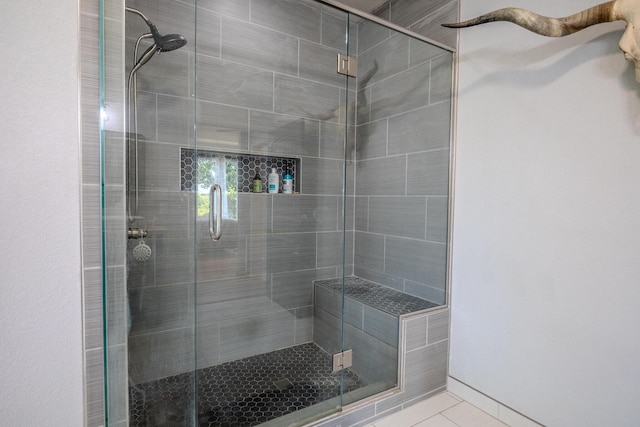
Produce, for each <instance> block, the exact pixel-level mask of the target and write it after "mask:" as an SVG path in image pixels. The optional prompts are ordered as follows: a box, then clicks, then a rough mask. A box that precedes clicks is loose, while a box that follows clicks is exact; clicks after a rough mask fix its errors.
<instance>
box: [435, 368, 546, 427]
mask: <svg viewBox="0 0 640 427" xmlns="http://www.w3.org/2000/svg"><path fill="white" fill-rule="evenodd" d="M447 391H448V392H450V393H452V394H455V395H456V396H458V397H459V398H461V399H463V400H466V401H467V402H469V403H470V404H472V405H473V406H475V407H477V408H480V409H482V410H483V411H484V412H486V413H487V414H489V415H491V416H492V417H494V418H497V419H498V420H500V421H502V422H503V423H505V424H507V425H508V426H509V427H544V426H543V425H542V424H539V423H537V422H535V421H533V420H532V419H530V418H528V417H526V416H524V415H522V414H520V413H519V412H516V411H514V410H513V409H511V408H509V407H508V406H505V405H503V404H502V403H500V402H498V401H496V400H494V399H492V398H491V397H489V396H487V395H485V394H483V393H480V392H479V391H477V390H475V389H473V388H471V387H469V386H468V385H466V384H464V383H462V382H460V381H458V380H456V379H455V378H453V377H447Z"/></svg>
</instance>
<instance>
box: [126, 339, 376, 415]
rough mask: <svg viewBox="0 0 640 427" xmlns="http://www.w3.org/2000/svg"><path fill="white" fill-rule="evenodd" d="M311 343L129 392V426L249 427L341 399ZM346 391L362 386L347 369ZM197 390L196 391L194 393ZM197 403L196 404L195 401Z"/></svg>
mask: <svg viewBox="0 0 640 427" xmlns="http://www.w3.org/2000/svg"><path fill="white" fill-rule="evenodd" d="M331 361H332V360H331V356H330V355H328V354H327V353H325V352H324V351H323V350H322V349H320V348H319V347H318V346H316V345H315V344H313V343H308V344H302V345H299V346H295V347H290V348H286V349H283V350H278V351H274V352H271V353H266V354H261V355H257V356H253V357H249V358H246V359H241V360H236V361H233V362H228V363H223V364H221V365H218V366H214V367H210V368H204V369H199V370H197V371H195V372H193V373H188V374H182V375H176V376H173V377H169V378H164V379H161V380H157V381H151V382H148V383H144V384H138V385H136V386H135V387H130V389H129V407H130V426H131V427H152V426H153V427H155V426H171V427H178V426H180V427H183V426H184V427H187V426H189V427H191V426H192V425H193V424H191V423H190V418H191V416H190V415H189V414H193V413H194V412H196V413H197V414H198V421H197V426H198V427H249V426H256V425H259V424H262V423H264V422H266V421H269V420H271V419H274V418H278V417H280V416H283V415H286V414H288V413H291V412H295V411H298V410H300V409H303V408H306V407H309V406H311V405H314V404H316V403H320V402H322V401H324V400H327V399H331V398H333V397H336V396H338V395H339V394H340V373H337V374H333V373H332V372H331V370H332V365H331ZM344 384H345V391H346V392H349V391H353V390H356V389H358V388H360V387H364V386H365V385H366V384H364V383H363V381H362V380H361V379H360V378H358V376H356V375H355V374H354V373H353V372H351V371H350V370H348V369H347V370H345V376H344ZM196 387H197V391H196ZM196 398H197V402H196Z"/></svg>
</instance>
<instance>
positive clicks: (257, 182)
mask: <svg viewBox="0 0 640 427" xmlns="http://www.w3.org/2000/svg"><path fill="white" fill-rule="evenodd" d="M252 190H253V192H254V193H262V179H261V178H260V174H259V173H258V171H256V176H254V177H253V189H252Z"/></svg>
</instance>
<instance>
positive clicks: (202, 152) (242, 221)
mask: <svg viewBox="0 0 640 427" xmlns="http://www.w3.org/2000/svg"><path fill="white" fill-rule="evenodd" d="M346 24H347V16H346V13H345V12H342V11H338V10H336V9H334V8H332V7H328V6H325V5H322V4H320V3H318V2H315V1H312V0H305V1H273V0H256V1H252V2H251V3H250V4H249V2H221V1H218V2H207V3H205V4H203V5H202V7H198V25H197V47H196V74H197V76H198V78H197V83H196V88H195V89H196V90H195V98H196V106H197V107H196V108H197V113H196V116H197V120H196V129H197V142H198V147H197V154H195V155H194V156H193V158H194V159H195V161H197V162H198V165H197V166H196V167H192V169H193V170H197V172H198V175H197V178H198V184H199V185H198V186H197V187H198V188H199V189H200V190H198V191H202V192H203V194H206V193H207V192H208V191H209V188H210V185H211V184H212V183H214V182H215V183H217V184H219V185H220V186H221V191H222V208H223V209H222V212H221V215H222V217H221V224H222V236H221V238H220V240H218V241H212V239H211V237H210V235H209V231H208V229H209V223H210V220H209V215H210V214H211V211H210V210H209V209H208V208H207V207H205V208H204V209H203V210H202V211H201V212H200V213H201V215H200V216H198V218H197V219H196V229H197V232H196V236H197V237H196V239H197V241H198V247H197V254H196V264H197V265H196V270H197V279H198V280H197V289H196V301H197V313H198V326H197V329H198V343H197V351H198V368H199V369H200V370H201V371H199V372H202V373H203V376H202V378H203V380H202V381H203V382H213V385H212V386H209V387H206V386H205V385H204V384H200V386H199V393H202V394H203V395H200V396H199V402H200V407H199V408H198V413H199V414H201V415H202V416H206V417H207V419H208V420H210V422H218V423H222V425H225V423H229V424H230V425H233V423H238V424H239V425H256V424H259V423H262V422H267V424H268V425H269V424H272V423H273V424H274V425H289V424H290V423H296V422H303V420H309V419H313V418H317V417H318V416H321V415H326V414H328V413H330V412H333V411H336V410H337V409H338V408H340V392H341V375H340V373H338V372H337V373H334V372H333V371H332V364H331V361H332V359H331V354H332V353H336V352H339V351H340V350H341V347H340V344H341V342H340V331H341V324H340V319H341V318H342V316H341V306H340V302H339V301H340V300H339V299H338V300H337V301H336V302H337V304H333V305H332V306H331V307H330V310H328V311H323V312H322V313H323V315H324V316H325V317H326V318H327V319H324V318H323V320H326V322H327V326H324V325H323V324H321V323H319V322H318V321H317V320H316V319H317V316H318V312H319V311H318V309H317V307H316V308H315V310H314V281H316V280H321V279H334V280H335V279H336V278H339V277H340V276H341V275H342V271H343V267H342V264H343V260H342V254H343V246H344V243H343V240H344V237H343V233H342V228H343V219H342V209H343V194H344V179H343V175H344V161H343V156H344V136H343V130H344V128H345V125H344V123H345V118H344V117H343V115H342V113H343V112H344V111H345V108H344V105H345V79H346V77H345V76H342V75H339V74H337V73H336V64H337V55H338V53H343V54H345V53H346V52H347V47H346V33H345V28H346ZM190 161H191V160H188V161H187V162H190ZM273 169H275V178H276V181H277V184H276V185H275V186H276V187H277V188H278V190H277V193H270V191H269V186H270V181H269V175H270V173H271V172H272V170H273ZM287 172H289V175H291V177H292V178H291V179H292V189H291V194H286V193H284V184H285V182H284V175H285V174H286V173H287ZM256 177H257V178H259V180H260V181H261V182H262V184H261V186H260V185H258V186H257V187H255V188H254V185H253V184H254V181H255V179H256ZM230 206H232V207H233V209H230V208H229V207H230ZM231 211H233V212H234V213H235V215H231V214H230V213H229V212H231ZM213 214H214V215H215V214H217V212H213ZM337 296H338V297H339V294H337ZM314 314H315V317H314ZM281 417H284V418H281Z"/></svg>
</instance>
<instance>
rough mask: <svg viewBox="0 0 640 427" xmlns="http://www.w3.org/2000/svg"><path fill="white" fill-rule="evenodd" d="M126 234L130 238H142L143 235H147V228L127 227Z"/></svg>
mask: <svg viewBox="0 0 640 427" xmlns="http://www.w3.org/2000/svg"><path fill="white" fill-rule="evenodd" d="M127 236H128V237H129V238H130V239H142V238H143V237H147V230H145V229H144V228H131V227H130V228H129V230H127Z"/></svg>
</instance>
